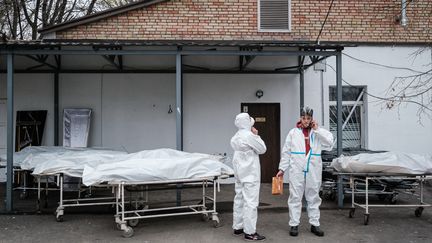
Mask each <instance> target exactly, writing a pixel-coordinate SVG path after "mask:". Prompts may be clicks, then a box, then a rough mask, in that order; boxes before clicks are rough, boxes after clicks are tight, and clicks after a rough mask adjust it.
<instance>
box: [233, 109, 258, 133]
mask: <svg viewBox="0 0 432 243" xmlns="http://www.w3.org/2000/svg"><path fill="white" fill-rule="evenodd" d="M254 123H255V120H254V119H253V118H252V117H250V116H249V114H248V113H240V114H238V115H237V116H236V118H235V121H234V124H235V125H236V127H237V128H238V129H239V130H240V129H246V130H250V129H251V128H252V126H253V125H254Z"/></svg>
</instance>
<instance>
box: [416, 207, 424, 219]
mask: <svg viewBox="0 0 432 243" xmlns="http://www.w3.org/2000/svg"><path fill="white" fill-rule="evenodd" d="M423 209H424V208H423V207H418V208H416V210H415V211H414V214H415V216H416V217H421V215H422V213H423Z"/></svg>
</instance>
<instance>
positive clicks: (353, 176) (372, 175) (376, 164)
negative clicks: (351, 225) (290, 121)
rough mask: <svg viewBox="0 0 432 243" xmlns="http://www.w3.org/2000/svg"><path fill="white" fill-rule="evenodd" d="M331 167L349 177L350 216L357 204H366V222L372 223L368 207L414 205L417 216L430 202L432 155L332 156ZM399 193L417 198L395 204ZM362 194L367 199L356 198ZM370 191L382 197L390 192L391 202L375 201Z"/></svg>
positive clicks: (360, 206) (391, 153)
mask: <svg viewBox="0 0 432 243" xmlns="http://www.w3.org/2000/svg"><path fill="white" fill-rule="evenodd" d="M332 167H333V168H335V169H336V171H338V172H335V174H337V175H338V176H340V177H347V178H349V191H348V192H349V193H350V194H351V208H350V211H349V217H350V218H352V217H354V213H355V210H356V207H359V208H363V209H364V210H365V213H364V224H365V225H367V224H369V217H370V212H369V208H374V207H375V208H383V207H392V208H415V211H414V214H415V216H416V217H420V216H421V215H422V212H423V210H424V208H425V207H430V206H431V204H430V203H427V202H426V201H425V200H424V184H425V181H426V180H431V179H432V159H431V158H430V157H429V156H422V155H417V154H410V153H398V152H386V153H377V154H359V155H356V156H341V157H340V158H337V159H335V160H333V162H332ZM371 184H372V186H371ZM377 185H378V186H379V187H378V188H377ZM399 193H400V194H405V195H409V196H411V197H412V198H414V199H416V201H417V199H418V202H417V203H410V204H396V202H395V196H397V195H398V194H399ZM359 195H361V196H364V203H359V202H358V201H356V196H357V197H358V196H359ZM370 195H377V196H378V197H379V198H381V199H382V198H385V196H386V195H387V196H390V203H391V204H387V203H373V204H372V203H370Z"/></svg>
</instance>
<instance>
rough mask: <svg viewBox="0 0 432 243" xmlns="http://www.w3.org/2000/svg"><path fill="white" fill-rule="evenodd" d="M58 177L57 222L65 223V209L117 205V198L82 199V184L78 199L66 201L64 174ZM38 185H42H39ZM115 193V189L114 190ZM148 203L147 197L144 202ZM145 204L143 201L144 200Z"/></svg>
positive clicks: (101, 186)
mask: <svg viewBox="0 0 432 243" xmlns="http://www.w3.org/2000/svg"><path fill="white" fill-rule="evenodd" d="M57 176H58V187H59V189H58V190H59V191H60V194H59V202H58V204H59V205H58V207H57V209H56V211H55V216H56V221H57V222H63V220H64V211H65V208H68V207H86V206H102V205H113V206H114V205H115V204H116V198H115V196H112V197H88V198H82V197H81V192H82V191H83V190H82V187H81V186H82V183H79V187H78V198H76V199H64V191H65V190H64V174H63V173H60V174H57ZM38 185H40V184H39V183H38ZM95 188H105V189H107V188H111V186H110V185H106V184H102V185H98V186H96V187H95ZM87 189H88V190H89V192H90V194H89V195H91V192H92V190H94V188H93V186H92V187H88V188H87ZM112 190H113V192H114V189H112ZM39 200H40V195H38V201H39ZM146 201H147V197H146V199H145V200H144V202H146ZM142 202H143V200H142Z"/></svg>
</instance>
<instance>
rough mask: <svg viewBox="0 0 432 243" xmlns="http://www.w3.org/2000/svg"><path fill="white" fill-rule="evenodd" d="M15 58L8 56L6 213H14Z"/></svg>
mask: <svg viewBox="0 0 432 243" xmlns="http://www.w3.org/2000/svg"><path fill="white" fill-rule="evenodd" d="M13 75H14V56H13V54H8V55H7V166H6V174H7V177H6V211H7V212H9V213H11V212H12V211H13V202H12V201H13V195H12V189H13V188H12V185H13V153H14V137H13V136H14V129H13V127H14V116H13V115H14V103H13V101H14V96H13V95H14V88H13V83H14V82H13Z"/></svg>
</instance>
